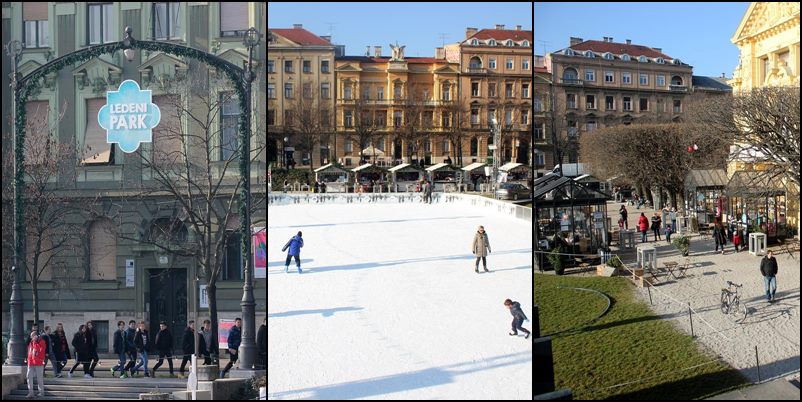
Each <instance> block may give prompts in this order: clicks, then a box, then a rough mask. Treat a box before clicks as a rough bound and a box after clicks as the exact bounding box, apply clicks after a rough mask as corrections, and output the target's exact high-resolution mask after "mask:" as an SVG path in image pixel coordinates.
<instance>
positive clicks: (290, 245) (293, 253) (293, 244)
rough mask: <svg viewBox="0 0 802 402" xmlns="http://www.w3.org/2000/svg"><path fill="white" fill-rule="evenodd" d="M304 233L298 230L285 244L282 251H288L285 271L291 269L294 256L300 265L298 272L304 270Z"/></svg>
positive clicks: (298, 265)
mask: <svg viewBox="0 0 802 402" xmlns="http://www.w3.org/2000/svg"><path fill="white" fill-rule="evenodd" d="M301 236H303V233H301V232H298V234H297V235H295V236H293V237H292V239H290V241H288V242H287V244H285V245H284V248H282V249H281V251H287V261H286V262H285V263H284V272H285V273H287V272H289V270H290V261H291V260H292V258H293V257H295V265H296V266H297V267H298V273H299V274H300V273H301V272H303V271H302V270H301V248H302V247H303V246H304V239H303V237H301Z"/></svg>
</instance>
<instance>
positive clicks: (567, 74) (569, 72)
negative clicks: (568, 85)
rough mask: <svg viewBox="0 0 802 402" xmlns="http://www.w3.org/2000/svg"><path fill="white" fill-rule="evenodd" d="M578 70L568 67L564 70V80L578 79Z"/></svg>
mask: <svg viewBox="0 0 802 402" xmlns="http://www.w3.org/2000/svg"><path fill="white" fill-rule="evenodd" d="M576 79H577V72H576V70H575V69H573V68H570V67H569V68H566V69H565V70H563V81H576Z"/></svg>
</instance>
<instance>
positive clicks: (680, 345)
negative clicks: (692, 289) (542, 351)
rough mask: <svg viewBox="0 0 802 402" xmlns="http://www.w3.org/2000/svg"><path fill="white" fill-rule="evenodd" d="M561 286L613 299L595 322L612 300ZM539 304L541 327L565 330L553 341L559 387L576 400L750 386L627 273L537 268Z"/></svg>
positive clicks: (705, 393)
mask: <svg viewBox="0 0 802 402" xmlns="http://www.w3.org/2000/svg"><path fill="white" fill-rule="evenodd" d="M557 286H566V287H578V288H587V289H595V290H598V291H600V292H602V293H604V294H606V295H607V296H609V297H610V299H612V305H611V307H610V310H609V311H608V312H607V314H605V315H604V316H602V317H601V318H600V319H599V320H597V321H594V322H592V323H589V324H588V320H592V319H593V318H594V317H596V316H598V315H599V314H600V313H601V311H603V309H604V307H605V306H606V304H607V303H606V301H603V300H602V299H601V298H600V297H599V296H597V295H595V294H593V293H589V292H583V291H577V290H572V289H560V288H558V287H557ZM535 304H537V305H538V306H539V308H540V324H541V332H542V334H544V335H548V334H554V333H558V332H561V331H566V332H562V333H560V334H557V335H555V336H554V338H553V341H552V347H553V350H554V376H555V381H556V382H557V388H558V389H560V388H571V389H572V390H573V392H574V398H575V399H674V400H687V399H701V398H706V397H710V396H712V395H715V394H718V393H721V392H723V391H726V390H731V389H733V388H737V387H741V386H745V385H748V381H747V380H746V379H745V378H744V377H743V376H742V375H741V374H740V373H739V372H738V371H737V370H735V369H733V368H732V367H730V366H729V365H727V364H726V363H724V362H721V361H714V360H715V359H716V356H715V355H712V354H711V353H709V352H707V351H705V350H703V349H702V348H700V347H699V345H698V344H697V343H696V341H695V340H694V339H693V338H691V337H690V336H689V335H687V334H685V333H684V332H682V331H680V330H679V329H677V328H675V327H674V326H673V325H672V324H671V323H670V322H668V321H665V320H661V319H659V318H658V317H657V316H656V315H655V314H654V313H653V312H652V311H651V310H650V309H649V306H647V305H646V304H645V303H643V302H641V301H640V300H638V299H637V297H636V295H635V292H634V290H633V288H632V285H631V284H630V283H629V282H628V280H627V279H626V278H621V277H616V278H596V277H593V278H571V277H558V276H554V275H543V274H535ZM577 327H579V328H577ZM711 361H714V362H713V363H710V364H705V363H708V362H711ZM701 364H704V365H702V366H699V367H696V368H693V369H689V370H683V369H686V368H689V367H693V366H697V365H701ZM644 378H647V379H646V380H644V381H637V380H640V379H644ZM632 381H636V382H634V383H632V384H627V385H623V386H618V387H614V388H608V387H611V386H614V385H618V384H623V383H628V382H632Z"/></svg>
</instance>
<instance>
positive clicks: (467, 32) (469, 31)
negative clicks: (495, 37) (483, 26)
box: [465, 27, 478, 39]
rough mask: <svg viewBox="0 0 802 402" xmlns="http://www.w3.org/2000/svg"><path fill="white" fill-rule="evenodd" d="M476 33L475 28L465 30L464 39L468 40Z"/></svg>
mask: <svg viewBox="0 0 802 402" xmlns="http://www.w3.org/2000/svg"><path fill="white" fill-rule="evenodd" d="M477 31H478V29H476V28H471V27H468V28H465V39H468V38H470V37H471V36H474V35H476V32H477Z"/></svg>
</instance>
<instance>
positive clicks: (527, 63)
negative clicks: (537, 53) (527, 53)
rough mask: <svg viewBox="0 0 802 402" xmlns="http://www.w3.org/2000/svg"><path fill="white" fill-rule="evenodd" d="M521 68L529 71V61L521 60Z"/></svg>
mask: <svg viewBox="0 0 802 402" xmlns="http://www.w3.org/2000/svg"><path fill="white" fill-rule="evenodd" d="M521 68H522V69H524V70H529V59H523V60H521Z"/></svg>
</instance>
